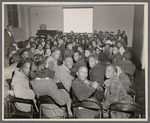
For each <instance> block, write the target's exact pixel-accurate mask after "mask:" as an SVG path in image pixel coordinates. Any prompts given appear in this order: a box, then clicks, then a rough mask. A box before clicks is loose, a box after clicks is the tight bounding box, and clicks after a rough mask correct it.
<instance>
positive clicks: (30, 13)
mask: <svg viewBox="0 0 150 123" xmlns="http://www.w3.org/2000/svg"><path fill="white" fill-rule="evenodd" d="M20 13H21V14H20V18H21V27H19V28H17V29H14V31H13V34H14V37H15V39H16V40H18V39H22V40H25V39H27V38H28V37H29V36H36V33H37V30H39V25H41V24H46V25H47V30H54V29H56V30H59V31H64V27H63V7H41V6H39V7H35V6H34V7H33V6H23V5H20ZM133 19H134V5H133V6H132V5H130V6H111V5H107V6H106V5H105V6H93V31H94V30H98V31H114V32H115V33H116V32H117V30H118V29H120V30H121V31H123V30H124V31H126V34H127V36H128V46H129V47H132V39H133ZM7 21H8V20H7V9H6V7H5V22H7ZM6 25H7V23H5V27H6Z"/></svg>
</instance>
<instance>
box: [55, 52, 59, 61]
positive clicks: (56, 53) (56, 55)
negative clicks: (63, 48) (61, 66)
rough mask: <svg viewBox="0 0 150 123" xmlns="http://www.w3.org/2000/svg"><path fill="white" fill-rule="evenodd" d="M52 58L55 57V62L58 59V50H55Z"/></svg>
mask: <svg viewBox="0 0 150 123" xmlns="http://www.w3.org/2000/svg"><path fill="white" fill-rule="evenodd" d="M54 57H55V59H56V60H58V59H59V57H60V51H59V50H57V51H56V52H55V53H54Z"/></svg>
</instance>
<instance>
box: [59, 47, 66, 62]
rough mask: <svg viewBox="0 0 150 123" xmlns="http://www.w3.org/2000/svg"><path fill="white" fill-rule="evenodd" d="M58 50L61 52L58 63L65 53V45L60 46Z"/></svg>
mask: <svg viewBox="0 0 150 123" xmlns="http://www.w3.org/2000/svg"><path fill="white" fill-rule="evenodd" d="M58 49H59V50H60V51H61V54H60V57H59V60H60V61H63V57H64V53H65V51H66V48H65V45H61V46H60V47H58Z"/></svg>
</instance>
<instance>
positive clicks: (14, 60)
mask: <svg viewBox="0 0 150 123" xmlns="http://www.w3.org/2000/svg"><path fill="white" fill-rule="evenodd" d="M11 59H12V61H13V63H17V62H19V61H20V59H21V57H20V54H19V53H14V54H13V55H12V57H11Z"/></svg>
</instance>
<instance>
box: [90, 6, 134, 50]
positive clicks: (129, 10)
mask: <svg viewBox="0 0 150 123" xmlns="http://www.w3.org/2000/svg"><path fill="white" fill-rule="evenodd" d="M93 19H94V20H93V30H98V31H114V32H115V33H117V31H118V29H120V30H121V31H126V35H127V36H128V46H129V47H132V39H133V37H132V36H133V19H134V5H133V6H114V5H113V6H109V5H108V6H94V10H93Z"/></svg>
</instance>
